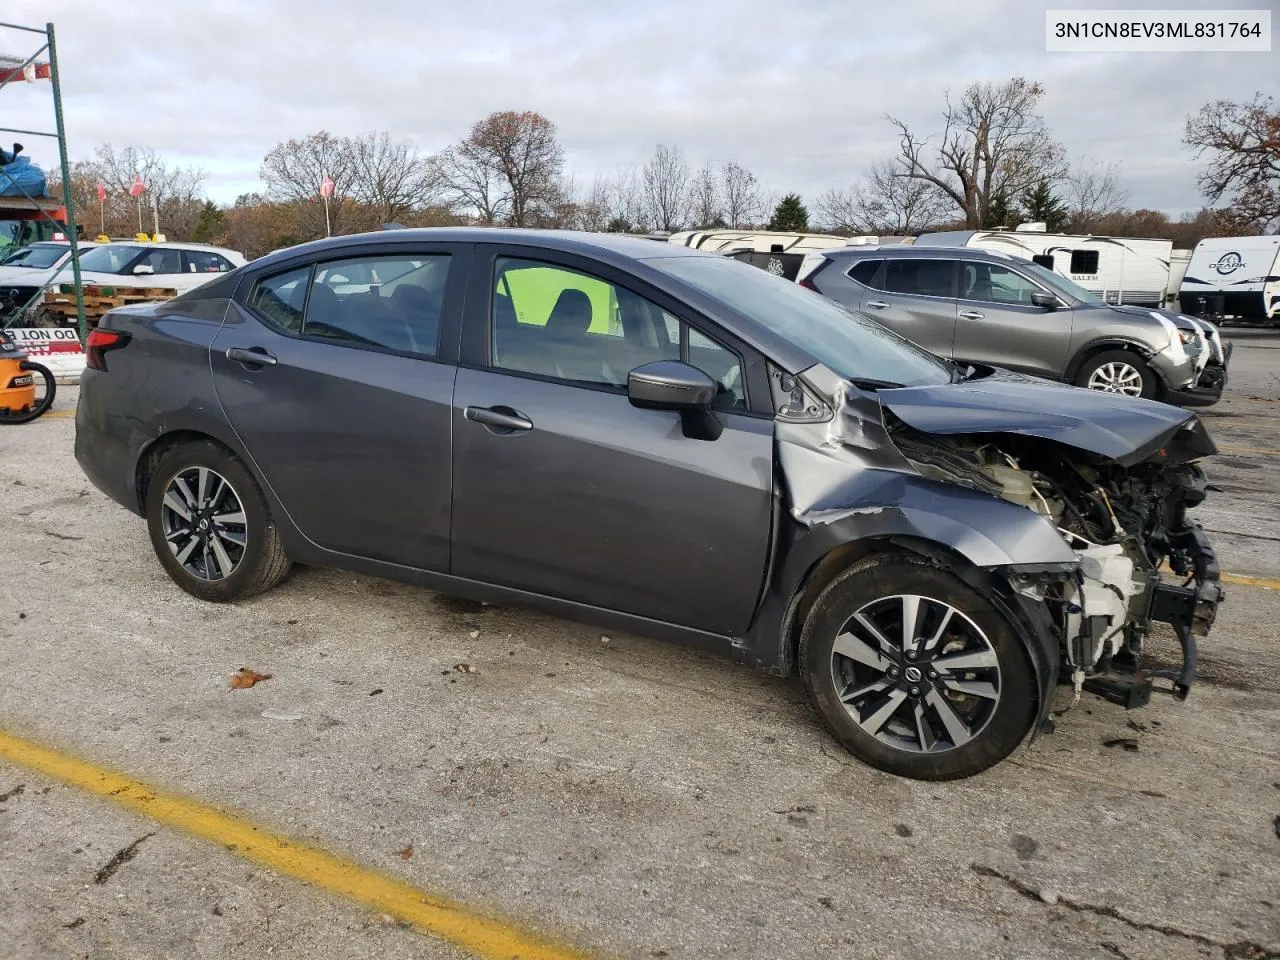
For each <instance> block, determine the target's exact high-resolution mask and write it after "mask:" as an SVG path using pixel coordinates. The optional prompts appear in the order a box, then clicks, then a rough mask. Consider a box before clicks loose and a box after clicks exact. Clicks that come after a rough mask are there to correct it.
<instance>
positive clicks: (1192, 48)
mask: <svg viewBox="0 0 1280 960" xmlns="http://www.w3.org/2000/svg"><path fill="white" fill-rule="evenodd" d="M1045 49H1046V50H1048V51H1049V52H1050V53H1158V52H1169V53H1174V52H1223V51H1231V52H1244V53H1268V52H1270V50H1271V11H1270V10H1047V11H1045Z"/></svg>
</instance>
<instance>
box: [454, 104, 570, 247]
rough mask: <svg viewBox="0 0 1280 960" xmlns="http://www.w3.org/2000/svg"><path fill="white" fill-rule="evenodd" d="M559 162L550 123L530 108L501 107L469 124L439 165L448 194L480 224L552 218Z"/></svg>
mask: <svg viewBox="0 0 1280 960" xmlns="http://www.w3.org/2000/svg"><path fill="white" fill-rule="evenodd" d="M563 166H564V151H563V150H561V148H560V144H559V142H558V141H557V140H556V125H555V124H554V123H552V122H551V121H550V120H548V119H547V118H546V117H544V116H542V115H541V114H539V113H534V112H533V111H529V110H526V111H522V112H515V111H511V110H507V111H502V112H499V113H492V114H490V115H489V116H488V117H486V118H485V119H483V120H481V121H480V122H478V123H477V124H475V125H474V126H473V127H472V128H471V133H470V134H469V135H468V136H467V138H466V139H465V140H463V141H462V142H461V143H460V144H458V145H457V146H456V147H454V148H453V149H452V150H451V151H449V152H448V154H447V155H446V157H445V161H444V164H443V169H444V171H445V178H446V181H447V182H448V184H449V186H450V188H451V189H452V191H453V193H454V195H455V196H456V197H457V198H458V199H459V200H460V201H462V202H463V203H465V204H467V205H468V206H470V207H472V208H474V209H475V211H476V212H477V214H478V217H479V220H480V222H481V223H494V222H496V221H497V220H499V219H502V220H504V221H505V222H507V223H510V224H511V225H512V226H517V227H524V226H532V225H533V224H534V223H535V222H537V221H539V220H545V219H547V218H548V217H554V208H555V206H556V204H557V203H558V202H559V200H560V199H561V198H560V196H559V186H560V171H561V169H562V168H563Z"/></svg>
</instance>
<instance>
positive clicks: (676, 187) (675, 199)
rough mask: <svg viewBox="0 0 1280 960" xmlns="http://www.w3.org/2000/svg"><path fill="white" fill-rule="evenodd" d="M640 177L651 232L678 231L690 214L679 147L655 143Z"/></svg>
mask: <svg viewBox="0 0 1280 960" xmlns="http://www.w3.org/2000/svg"><path fill="white" fill-rule="evenodd" d="M640 178H641V181H642V183H643V185H644V200H645V207H646V209H647V212H648V217H649V220H650V222H651V223H652V225H653V227H654V229H656V230H667V231H672V230H679V229H680V227H682V226H683V225H684V222H685V220H686V219H687V217H688V215H689V164H687V163H686V162H685V159H684V154H683V153H682V152H681V150H680V148H679V147H678V146H677V147H669V146H667V145H666V144H665V143H660V144H658V146H657V147H656V148H654V151H653V156H652V157H650V158H649V162H648V163H646V164H645V165H644V168H643V169H642V170H641V171H640Z"/></svg>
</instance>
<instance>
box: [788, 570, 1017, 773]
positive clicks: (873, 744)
mask: <svg viewBox="0 0 1280 960" xmlns="http://www.w3.org/2000/svg"><path fill="white" fill-rule="evenodd" d="M904 627H905V629H904ZM799 661H800V670H801V676H802V678H803V681H804V688H805V692H806V693H807V694H808V696H809V702H810V704H812V706H813V708H814V710H815V712H816V713H817V714H818V716H819V718H821V720H822V722H823V725H824V726H825V727H826V728H827V729H828V730H829V731H830V732H831V734H832V736H834V737H835V738H836V739H837V740H839V741H840V743H841V744H842V745H843V746H844V747H845V748H846V749H847V750H848V751H849V752H850V753H852V754H853V755H854V756H856V757H858V758H859V759H860V760H862V761H863V762H865V763H867V764H870V765H871V766H873V767H875V768H877V769H879V770H884V771H886V772H888V773H893V774H897V775H898V776H902V777H909V778H911V779H913V780H956V779H960V778H962V777H970V776H973V775H974V774H976V773H980V772H981V771H983V770H985V769H987V768H988V767H990V766H992V765H994V764H996V763H999V762H1000V761H1001V760H1003V759H1004V758H1005V757H1007V756H1008V755H1009V754H1010V753H1012V752H1013V751H1014V750H1015V749H1016V748H1017V746H1018V744H1020V743H1021V742H1022V740H1023V738H1024V737H1026V735H1027V733H1028V732H1029V731H1030V729H1031V725H1032V722H1033V721H1034V719H1035V713H1036V695H1035V682H1034V674H1033V670H1032V666H1031V662H1030V659H1029V657H1028V655H1027V651H1026V649H1025V648H1024V647H1023V645H1022V643H1021V642H1020V641H1019V639H1018V637H1017V636H1016V635H1015V633H1014V631H1013V629H1012V628H1011V627H1010V625H1009V623H1008V622H1007V621H1006V620H1005V618H1004V617H1003V616H1002V615H1001V614H1000V613H999V612H998V611H997V610H996V609H995V607H994V606H992V604H991V603H990V602H988V601H987V600H986V599H985V598H983V597H982V596H980V595H979V594H978V593H976V592H975V591H974V590H972V589H971V588H970V587H968V586H967V585H966V584H965V583H963V582H962V581H961V580H960V579H959V578H957V577H956V576H955V575H953V574H951V573H948V572H947V571H945V570H942V569H939V568H938V567H935V566H931V565H929V564H927V563H924V562H921V561H920V560H918V559H916V558H913V557H909V556H906V555H898V556H890V557H875V558H871V559H869V560H866V561H863V562H862V563H859V564H856V565H855V566H853V567H851V568H850V569H848V570H846V571H845V572H844V573H842V574H841V575H840V576H838V577H837V578H836V579H835V580H834V581H832V583H831V584H830V585H829V586H828V587H827V588H826V590H824V591H823V592H822V594H821V596H819V598H818V600H817V602H816V603H815V604H814V606H813V609H812V610H811V611H810V613H809V616H808V617H807V618H806V620H805V624H804V629H803V631H802V633H801V637H800V652H799Z"/></svg>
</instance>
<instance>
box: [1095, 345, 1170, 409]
mask: <svg viewBox="0 0 1280 960" xmlns="http://www.w3.org/2000/svg"><path fill="white" fill-rule="evenodd" d="M1159 385H1160V380H1159V378H1158V377H1157V376H1156V372H1155V371H1154V370H1152V369H1151V367H1150V366H1149V365H1148V364H1147V362H1146V361H1145V360H1143V359H1142V357H1140V356H1138V355H1137V354H1136V353H1133V352H1132V351H1130V350H1104V351H1103V352H1102V353H1099V354H1095V355H1094V356H1092V357H1090V358H1089V359H1088V360H1086V361H1085V364H1084V366H1083V367H1081V368H1080V372H1079V373H1077V374H1076V386H1078V387H1084V388H1085V389H1087V390H1099V391H1102V392H1103V393H1119V394H1122V395H1124V396H1129V397H1141V398H1142V399H1144V400H1152V399H1154V398H1155V395H1156V391H1157V388H1158V387H1159Z"/></svg>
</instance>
